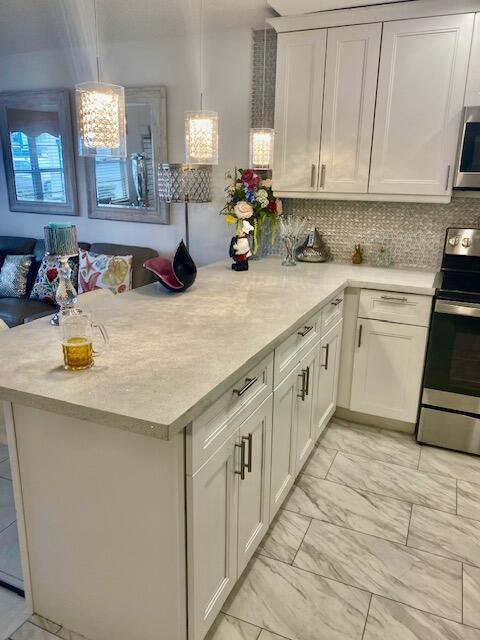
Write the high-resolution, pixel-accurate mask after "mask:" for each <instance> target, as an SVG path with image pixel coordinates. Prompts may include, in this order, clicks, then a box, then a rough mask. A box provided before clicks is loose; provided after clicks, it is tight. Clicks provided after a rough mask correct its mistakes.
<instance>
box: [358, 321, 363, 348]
mask: <svg viewBox="0 0 480 640" xmlns="http://www.w3.org/2000/svg"><path fill="white" fill-rule="evenodd" d="M362 331H363V324H361V325H360V327H359V329H358V348H359V349H360V347H361V346H362Z"/></svg>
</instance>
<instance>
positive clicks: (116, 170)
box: [95, 158, 129, 205]
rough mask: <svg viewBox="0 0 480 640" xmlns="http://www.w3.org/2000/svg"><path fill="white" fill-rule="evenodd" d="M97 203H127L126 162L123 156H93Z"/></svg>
mask: <svg viewBox="0 0 480 640" xmlns="http://www.w3.org/2000/svg"><path fill="white" fill-rule="evenodd" d="M95 174H96V184H97V202H98V204H118V205H123V204H128V203H129V191H128V174H127V163H126V161H125V160H124V159H123V158H118V159H117V158H95Z"/></svg>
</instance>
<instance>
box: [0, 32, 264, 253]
mask: <svg viewBox="0 0 480 640" xmlns="http://www.w3.org/2000/svg"><path fill="white" fill-rule="evenodd" d="M251 45H252V35H251V31H250V29H248V28H242V29H241V30H237V31H233V30H232V31H224V32H222V33H221V34H215V35H211V34H206V36H205V67H206V79H205V84H206V91H205V97H206V104H205V107H206V108H211V109H214V110H216V111H218V112H219V116H220V150H219V151H220V164H219V166H218V167H214V194H213V196H214V202H212V203H211V204H204V205H191V208H190V210H191V215H190V225H191V251H192V254H193V257H194V258H195V260H196V261H197V263H198V264H205V263H208V262H212V261H214V260H219V259H222V258H226V257H227V255H228V244H229V236H230V230H229V229H228V227H227V225H226V224H225V222H224V220H223V219H222V218H221V217H220V216H219V215H218V213H219V211H220V209H221V208H222V206H223V202H222V199H223V188H224V186H225V181H224V173H225V171H226V170H227V169H230V168H233V167H235V166H245V165H246V162H247V159H248V130H249V126H250V85H251V77H250V76H251V66H252V65H251V56H252V46H251ZM82 55H84V52H82V51H76V52H74V53H73V55H72V52H71V51H67V50H62V51H59V50H57V51H42V52H39V53H32V54H21V55H15V56H7V57H2V58H0V90H1V91H5V90H20V89H47V88H59V87H73V85H74V84H75V82H79V81H84V80H87V79H88V78H79V77H78V72H77V73H75V67H76V65H75V59H76V60H77V61H78V57H79V56H82ZM198 58H199V56H198V41H195V40H194V39H193V38H189V39H186V38H185V37H182V38H180V37H179V38H172V39H165V38H162V39H161V40H158V41H153V40H149V41H136V42H133V41H132V42H122V43H113V44H111V45H109V46H108V48H107V47H105V46H104V47H103V48H102V67H103V68H104V69H105V77H104V79H105V80H106V81H110V82H115V83H118V84H123V85H125V86H142V85H145V86H148V85H150V86H155V85H164V86H165V87H166V88H167V105H168V107H167V109H168V114H167V115H168V118H167V120H168V122H167V127H168V145H169V160H170V162H182V161H183V160H184V142H183V113H184V111H185V110H188V109H195V108H198V102H199V78H198V76H199V73H198ZM77 160H78V161H77V179H78V191H79V200H80V207H79V211H80V216H79V217H76V218H65V219H68V220H73V221H74V223H75V224H76V225H77V228H78V236H79V238H80V239H81V240H84V241H86V242H93V241H108V242H118V243H125V244H137V245H142V246H149V247H153V248H155V249H157V250H159V251H160V252H164V253H169V252H172V251H173V249H174V248H175V246H176V243H178V241H179V240H180V239H181V238H182V236H183V228H184V227H183V206H182V205H172V224H171V225H170V226H164V225H150V224H141V223H125V222H115V221H105V220H91V219H89V218H88V216H87V197H86V188H85V174H84V167H83V160H82V159H81V158H80V159H77ZM53 219H55V220H56V219H57V216H55V217H54V218H53ZM58 219H62V218H61V217H60V216H58ZM51 220H52V216H49V215H38V214H28V213H12V212H10V211H9V209H8V198H7V193H6V185H5V174H4V170H3V166H2V161H1V160H0V235H7V234H8V235H24V236H30V237H37V238H40V237H42V236H43V226H44V225H45V224H46V223H47V222H49V221H51Z"/></svg>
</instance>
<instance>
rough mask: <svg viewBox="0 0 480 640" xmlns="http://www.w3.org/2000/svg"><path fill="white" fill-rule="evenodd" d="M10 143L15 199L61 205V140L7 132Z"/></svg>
mask: <svg viewBox="0 0 480 640" xmlns="http://www.w3.org/2000/svg"><path fill="white" fill-rule="evenodd" d="M10 144H11V150H12V162H13V169H14V173H15V189H16V194H17V199H18V200H24V201H29V202H34V201H39V202H60V203H65V202H66V201H67V198H66V193H65V177H64V173H63V157H62V141H61V137H60V136H53V135H51V134H50V133H41V134H40V135H37V136H28V135H26V134H25V133H23V132H22V131H11V132H10Z"/></svg>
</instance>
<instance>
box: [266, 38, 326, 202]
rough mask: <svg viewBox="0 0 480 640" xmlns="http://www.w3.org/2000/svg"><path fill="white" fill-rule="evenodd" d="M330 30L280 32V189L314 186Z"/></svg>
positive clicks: (277, 112)
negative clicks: (327, 42) (326, 52)
mask: <svg viewBox="0 0 480 640" xmlns="http://www.w3.org/2000/svg"><path fill="white" fill-rule="evenodd" d="M326 41H327V32H326V30H325V29H323V30H313V31H298V32H296V33H281V34H280V35H279V36H278V49H277V80H276V100H275V132H276V133H275V158H274V167H273V178H274V181H275V189H276V190H277V191H300V192H301V191H316V190H317V181H318V161H319V153H320V131H321V124H322V102H323V79H324V67H325V48H326Z"/></svg>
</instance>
